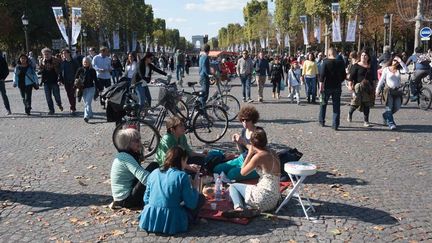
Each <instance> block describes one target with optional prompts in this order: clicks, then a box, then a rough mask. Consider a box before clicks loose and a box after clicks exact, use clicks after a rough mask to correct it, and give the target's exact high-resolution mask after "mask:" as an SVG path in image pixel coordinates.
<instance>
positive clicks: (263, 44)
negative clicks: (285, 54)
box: [260, 37, 265, 48]
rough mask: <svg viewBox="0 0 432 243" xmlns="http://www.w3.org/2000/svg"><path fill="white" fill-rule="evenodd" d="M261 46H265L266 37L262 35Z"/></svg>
mask: <svg viewBox="0 0 432 243" xmlns="http://www.w3.org/2000/svg"><path fill="white" fill-rule="evenodd" d="M260 46H261V48H265V39H264V37H260Z"/></svg>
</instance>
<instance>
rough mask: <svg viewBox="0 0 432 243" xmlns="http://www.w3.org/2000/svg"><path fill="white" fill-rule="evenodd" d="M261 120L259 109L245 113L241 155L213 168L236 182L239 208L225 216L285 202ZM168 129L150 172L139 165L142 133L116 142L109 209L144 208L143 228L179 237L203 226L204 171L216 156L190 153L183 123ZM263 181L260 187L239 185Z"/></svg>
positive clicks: (232, 190) (130, 132) (237, 138)
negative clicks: (202, 187)
mask: <svg viewBox="0 0 432 243" xmlns="http://www.w3.org/2000/svg"><path fill="white" fill-rule="evenodd" d="M258 119H259V113H258V111H257V110H256V109H255V107H252V106H245V107H243V108H242V109H241V110H240V113H239V120H240V121H241V122H242V124H243V129H242V131H241V132H240V133H236V134H234V135H233V136H232V140H233V142H234V143H235V144H236V145H237V147H238V149H239V152H240V155H239V156H238V157H236V158H234V156H224V159H223V160H222V161H220V162H221V163H220V164H218V165H216V166H215V167H214V168H212V170H213V172H215V173H222V172H225V173H226V175H227V177H228V178H229V179H230V180H231V181H234V180H235V182H236V183H233V184H231V185H230V187H229V194H230V197H231V199H232V202H233V204H234V208H233V210H230V211H226V212H224V214H223V216H225V217H252V216H256V215H258V213H259V212H260V211H269V210H272V209H274V208H275V207H276V205H277V203H278V200H279V199H280V193H279V181H280V168H281V167H280V161H279V158H278V155H277V154H276V153H275V152H274V151H272V150H271V149H269V147H268V145H267V144H268V141H267V135H266V133H265V131H264V129H263V128H261V127H258V126H256V125H255V124H256V122H257V121H258ZM166 128H167V134H165V135H164V136H163V138H162V139H161V142H160V144H159V146H158V148H157V152H156V156H155V160H156V162H151V163H150V164H149V165H148V166H147V167H146V168H145V169H144V168H143V167H142V166H141V164H140V160H139V156H140V152H141V151H140V150H141V144H140V134H139V132H138V131H137V130H135V129H133V128H127V129H123V130H121V131H120V132H119V133H118V135H117V137H116V138H115V140H116V143H117V144H118V145H119V146H118V153H117V155H116V157H115V159H114V161H113V164H112V168H111V190H112V195H113V199H114V201H113V202H112V203H111V204H110V208H112V209H117V208H121V207H125V208H133V209H143V210H142V212H141V215H140V219H139V227H140V228H141V229H143V230H146V231H147V232H155V233H164V234H176V233H179V232H185V231H187V229H188V226H189V225H190V224H194V223H197V222H199V221H198V218H197V216H198V213H199V211H200V209H201V207H202V206H203V205H204V203H205V200H206V198H205V197H204V195H203V194H201V192H200V172H202V171H203V170H202V168H203V167H206V166H207V164H206V161H208V158H209V157H210V156H211V154H212V151H210V152H207V151H204V152H203V153H198V152H194V151H193V150H192V149H191V148H190V146H189V144H188V142H187V139H186V136H185V129H184V124H183V122H182V120H181V119H179V118H177V117H172V118H169V119H168V121H167V122H166ZM224 161H226V162H224ZM258 177H259V180H258V183H257V184H256V185H249V184H243V183H239V181H240V182H241V181H242V180H245V179H251V178H258Z"/></svg>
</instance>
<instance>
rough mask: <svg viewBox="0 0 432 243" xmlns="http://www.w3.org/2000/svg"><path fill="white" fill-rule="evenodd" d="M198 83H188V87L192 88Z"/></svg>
mask: <svg viewBox="0 0 432 243" xmlns="http://www.w3.org/2000/svg"><path fill="white" fill-rule="evenodd" d="M197 83H198V82H188V83H187V85H188V86H189V87H192V86H194V85H195V84H197Z"/></svg>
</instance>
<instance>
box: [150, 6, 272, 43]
mask: <svg viewBox="0 0 432 243" xmlns="http://www.w3.org/2000/svg"><path fill="white" fill-rule="evenodd" d="M247 2H248V0H145V3H146V4H151V5H152V6H153V14H154V17H155V18H163V19H165V21H166V25H167V28H171V29H173V28H175V29H178V30H179V31H180V35H181V36H184V37H186V39H187V40H188V41H190V42H192V36H193V35H205V34H208V35H209V38H212V37H216V36H217V33H218V30H219V29H220V28H222V27H226V26H227V25H228V24H229V23H239V24H241V25H243V23H244V19H243V7H244V6H246V3H247ZM269 8H270V10H271V9H274V7H273V6H269Z"/></svg>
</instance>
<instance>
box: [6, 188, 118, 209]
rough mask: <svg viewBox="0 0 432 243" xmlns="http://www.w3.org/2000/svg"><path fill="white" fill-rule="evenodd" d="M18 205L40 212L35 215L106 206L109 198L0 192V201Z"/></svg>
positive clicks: (34, 192) (48, 193)
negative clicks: (68, 208) (59, 210)
mask: <svg viewBox="0 0 432 243" xmlns="http://www.w3.org/2000/svg"><path fill="white" fill-rule="evenodd" d="M6 200H8V201H10V202H12V203H19V204H23V205H27V206H30V207H34V208H40V210H34V212H35V213H38V212H46V211H50V210H53V209H60V208H64V207H86V206H90V205H96V206H98V205H104V204H108V203H109V202H110V201H111V200H112V197H111V196H107V195H97V194H64V193H56V192H45V191H9V190H0V201H6Z"/></svg>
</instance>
